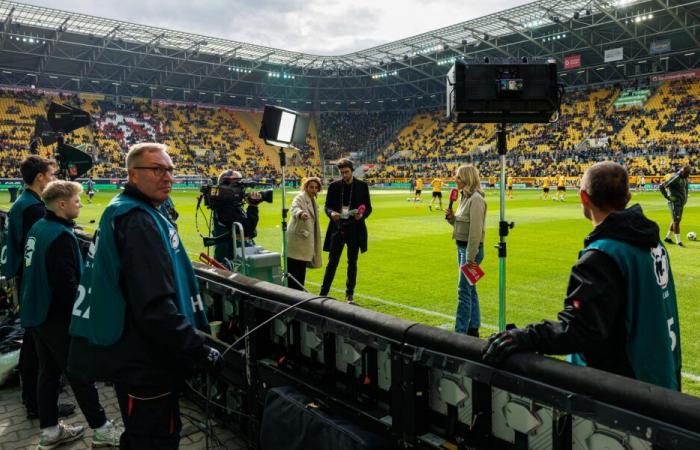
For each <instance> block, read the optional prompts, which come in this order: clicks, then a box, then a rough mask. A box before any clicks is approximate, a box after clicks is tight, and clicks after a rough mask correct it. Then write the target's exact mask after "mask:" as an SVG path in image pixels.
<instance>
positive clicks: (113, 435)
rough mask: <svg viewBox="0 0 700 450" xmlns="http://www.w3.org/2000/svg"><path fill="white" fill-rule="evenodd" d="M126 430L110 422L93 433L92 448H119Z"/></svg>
mask: <svg viewBox="0 0 700 450" xmlns="http://www.w3.org/2000/svg"><path fill="white" fill-rule="evenodd" d="M123 432H124V429H123V428H122V427H120V426H119V425H117V424H116V423H114V422H113V421H111V420H108V421H107V423H105V424H104V425H103V426H101V427H100V428H97V429H96V430H93V432H92V448H97V447H119V439H120V438H121V435H122V433H123Z"/></svg>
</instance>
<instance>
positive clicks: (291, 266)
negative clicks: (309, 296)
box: [287, 258, 306, 291]
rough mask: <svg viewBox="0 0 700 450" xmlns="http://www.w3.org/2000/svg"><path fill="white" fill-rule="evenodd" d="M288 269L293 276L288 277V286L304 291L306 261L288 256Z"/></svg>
mask: <svg viewBox="0 0 700 450" xmlns="http://www.w3.org/2000/svg"><path fill="white" fill-rule="evenodd" d="M287 270H288V271H289V275H291V276H292V277H291V278H288V279H287V287H290V288H292V289H297V290H299V291H303V290H304V281H305V280H306V261H301V260H299V259H294V258H287ZM295 280H296V281H295Z"/></svg>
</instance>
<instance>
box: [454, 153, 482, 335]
mask: <svg viewBox="0 0 700 450" xmlns="http://www.w3.org/2000/svg"><path fill="white" fill-rule="evenodd" d="M455 181H456V182H457V188H458V189H459V191H460V200H459V205H458V206H457V211H456V212H453V211H452V209H447V211H445V219H446V220H447V221H448V222H449V223H450V225H452V227H453V231H452V239H454V240H455V241H456V242H457V267H458V269H457V272H458V273H459V282H458V284H457V300H458V303H457V320H456V322H455V331H456V332H457V333H466V334H469V335H470V336H476V337H478V336H479V326H480V325H481V316H480V312H479V296H478V294H477V292H476V286H473V285H470V284H469V282H468V281H467V278H466V277H465V276H464V274H463V273H462V271H461V269H460V268H461V267H462V266H463V265H464V264H467V265H475V264H477V265H478V264H480V263H481V261H482V260H483V259H484V231H485V225H486V199H485V198H484V192H483V191H482V190H481V183H480V181H479V171H478V170H477V168H476V167H474V166H473V165H471V164H469V165H464V166H460V167H458V168H457V172H456V174H455Z"/></svg>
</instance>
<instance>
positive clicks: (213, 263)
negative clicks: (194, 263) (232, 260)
mask: <svg viewBox="0 0 700 450" xmlns="http://www.w3.org/2000/svg"><path fill="white" fill-rule="evenodd" d="M199 260H200V261H202V262H203V263H206V264H208V265H210V266H214V267H216V268H217V269H223V270H228V268H227V267H226V266H224V265H223V264H221V263H220V262H219V261H217V260H215V259H214V258H212V257H211V256H209V255H207V254H206V253H204V252H201V253H200V254H199Z"/></svg>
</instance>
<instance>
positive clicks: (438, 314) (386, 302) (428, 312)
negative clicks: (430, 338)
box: [307, 281, 700, 383]
mask: <svg viewBox="0 0 700 450" xmlns="http://www.w3.org/2000/svg"><path fill="white" fill-rule="evenodd" d="M307 284H312V285H314V286H321V284H320V283H314V282H311V281H307ZM331 290H332V291H335V292H345V291H343V290H342V289H338V288H331ZM354 295H355V297H360V298H366V299H368V300H372V301H374V302H377V303H382V304H384V305H390V306H395V307H397V308H401V309H407V310H410V311H414V312H419V313H422V314H426V315H429V316H436V317H442V318H445V319H454V316H451V315H449V314H445V313H441V312H437V311H431V310H429V309H424V308H419V307H417V306H410V305H404V304H402V303H398V302H392V301H391V300H385V299H383V298H379V297H374V296H371V295H365V294H354ZM446 326H447V324H442V325H439V326H438V328H444V329H446ZM481 326H482V327H483V328H486V329H488V330H494V331H497V330H498V327H497V326H495V325H491V324H488V323H482V324H481ZM681 376H682V377H683V378H687V379H688V380H691V381H695V382H697V383H700V375H696V374H694V373H690V372H681Z"/></svg>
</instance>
